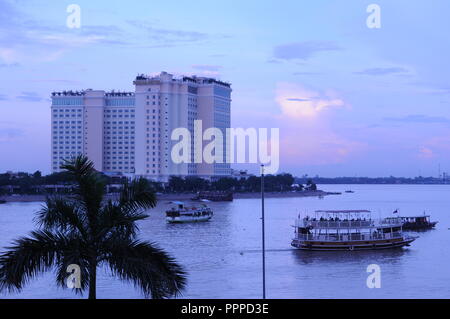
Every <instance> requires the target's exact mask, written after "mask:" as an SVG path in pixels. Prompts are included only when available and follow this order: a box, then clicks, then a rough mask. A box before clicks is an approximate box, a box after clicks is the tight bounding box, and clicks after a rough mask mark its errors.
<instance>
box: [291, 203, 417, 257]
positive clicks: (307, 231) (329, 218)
mask: <svg viewBox="0 0 450 319" xmlns="http://www.w3.org/2000/svg"><path fill="white" fill-rule="evenodd" d="M294 227H295V237H294V239H293V240H292V243H291V245H292V246H293V247H295V248H298V249H302V250H351V251H353V250H373V249H388V248H398V247H403V246H409V244H410V243H411V242H413V241H414V240H415V239H416V238H417V237H414V236H408V235H405V234H403V232H402V221H401V220H400V219H398V218H397V219H395V218H391V219H382V220H381V221H379V222H378V221H376V220H374V219H372V217H371V212H370V211H369V210H317V211H316V212H315V214H314V216H313V217H311V216H308V215H307V216H305V217H303V218H301V216H299V218H298V219H297V220H296V223H295V226H294Z"/></svg>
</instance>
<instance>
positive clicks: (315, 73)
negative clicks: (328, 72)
mask: <svg viewBox="0 0 450 319" xmlns="http://www.w3.org/2000/svg"><path fill="white" fill-rule="evenodd" d="M318 74H322V73H319V72H294V73H292V75H318Z"/></svg>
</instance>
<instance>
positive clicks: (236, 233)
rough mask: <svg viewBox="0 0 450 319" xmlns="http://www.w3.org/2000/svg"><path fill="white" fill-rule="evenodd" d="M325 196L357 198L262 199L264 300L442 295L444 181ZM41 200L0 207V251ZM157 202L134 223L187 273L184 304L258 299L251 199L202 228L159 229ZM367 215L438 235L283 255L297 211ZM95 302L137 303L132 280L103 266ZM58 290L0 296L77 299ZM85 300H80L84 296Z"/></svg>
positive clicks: (447, 244)
mask: <svg viewBox="0 0 450 319" xmlns="http://www.w3.org/2000/svg"><path fill="white" fill-rule="evenodd" d="M320 188H321V189H323V190H327V191H342V192H343V191H344V190H346V189H352V190H354V191H355V193H343V194H342V195H332V196H326V197H325V198H323V199H319V198H314V197H308V198H268V199H266V248H267V254H266V264H267V268H266V270H267V275H266V277H267V297H268V298H450V270H449V265H450V230H449V228H450V196H449V195H450V185H349V186H347V185H320ZM40 205H41V203H8V204H3V205H0V247H5V246H7V245H8V244H9V243H10V242H11V240H13V239H14V238H17V237H18V236H23V235H26V234H27V233H28V232H29V231H31V230H32V229H34V228H35V226H34V223H33V217H34V214H35V212H36V210H38V209H39V207H40ZM169 206H170V205H169V204H168V203H167V202H164V201H163V202H160V203H159V204H158V206H157V208H155V209H153V210H151V211H149V213H150V218H148V219H147V220H145V221H143V222H141V224H140V230H141V232H140V237H141V238H142V239H145V240H149V241H152V242H155V243H157V244H158V245H159V246H160V247H161V248H164V249H165V250H166V251H168V252H169V253H170V254H172V255H173V256H174V257H175V258H176V259H177V261H178V262H179V263H181V264H182V265H183V266H184V267H185V269H186V270H187V272H188V287H187V289H186V290H185V291H184V293H183V295H182V296H181V297H182V298H260V297H261V294H262V292H261V290H262V280H261V278H262V277H261V220H260V214H261V209H260V208H261V205H260V200H259V199H236V200H234V201H233V202H230V203H209V206H211V207H212V208H213V210H214V217H213V219H212V220H211V221H210V222H207V223H198V224H184V225H174V224H166V222H165V218H164V211H165V209H167V208H168V207H169ZM317 209H369V210H371V211H372V212H373V213H372V215H373V217H379V216H382V217H385V216H391V215H392V214H391V212H392V211H394V210H395V209H399V211H400V214H401V215H405V216H406V215H417V214H423V212H424V211H426V212H427V213H429V214H431V217H432V220H437V221H439V223H438V225H437V227H436V229H434V230H430V231H426V232H420V233H412V234H414V235H418V236H420V237H419V238H418V239H417V240H416V241H415V242H413V243H412V245H411V246H410V247H407V248H403V249H397V250H384V251H383V250H381V251H371V252H367V251H366V252H350V251H345V252H304V251H297V250H294V249H291V247H290V240H291V238H292V237H293V231H294V229H293V228H292V227H291V225H293V223H294V219H295V217H296V216H297V215H298V213H299V212H300V211H302V212H305V211H308V212H313V211H314V210H317ZM370 264H377V265H379V266H380V269H381V288H373V289H369V288H368V287H367V284H366V280H367V277H368V275H369V273H367V266H368V265H370ZM98 277H99V278H98V289H97V290H98V291H97V295H98V298H142V295H141V293H140V292H139V291H138V290H136V289H135V288H134V287H133V286H132V285H131V284H129V283H123V282H121V281H119V280H118V279H116V278H114V277H111V276H110V274H109V273H108V272H107V271H106V270H105V269H101V270H100V271H99V276H98ZM81 297H82V296H76V295H75V294H73V293H72V292H71V291H70V290H68V289H61V288H57V287H56V284H55V282H54V275H53V274H52V273H47V274H44V275H42V276H40V277H38V278H37V279H36V280H33V281H31V282H30V283H29V284H28V285H27V286H26V287H25V289H24V290H23V291H22V292H21V293H13V294H7V293H2V294H0V298H81ZM84 297H86V296H84Z"/></svg>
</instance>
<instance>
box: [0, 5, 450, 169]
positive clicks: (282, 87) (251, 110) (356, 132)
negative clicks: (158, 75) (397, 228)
mask: <svg viewBox="0 0 450 319" xmlns="http://www.w3.org/2000/svg"><path fill="white" fill-rule="evenodd" d="M72 3H76V4H79V5H80V7H81V28H80V29H69V28H68V27H67V26H66V18H67V15H68V14H67V13H66V8H67V6H68V5H69V4H72ZM343 3H344V2H343V1H337V0H336V1H332V0H326V1H325V0H318V1H283V2H280V1H245V2H244V1H220V2H218V1H132V2H123V1H77V0H71V1H42V0H40V1H37V0H36V1H34V0H31V1H19V0H16V1H13V0H2V1H1V2H0V79H1V82H0V83H1V85H0V150H1V153H0V154H1V156H0V172H2V171H6V170H13V171H17V170H22V171H35V170H38V169H39V170H42V171H43V172H45V173H48V172H49V169H50V160H49V159H50V100H49V95H50V93H51V92H52V91H54V90H66V89H67V90H80V89H86V88H94V89H105V90H110V89H116V90H132V89H133V87H132V80H133V78H134V77H135V76H136V74H137V73H154V72H160V71H163V70H164V71H167V72H171V73H175V74H182V73H188V74H199V75H208V76H214V77H217V78H219V79H222V80H225V81H229V82H231V83H232V87H233V95H232V99H233V102H232V126H233V127H244V128H246V127H256V128H258V127H267V128H270V127H279V128H280V139H281V154H280V156H281V158H280V162H281V171H289V172H292V173H294V174H296V175H302V174H305V173H307V174H309V175H316V174H319V175H321V176H342V175H346V176H389V175H394V176H416V175H419V174H422V175H434V176H436V175H437V174H438V165H439V164H440V165H441V169H442V171H449V172H450V112H449V108H448V106H449V95H450V85H449V84H448V74H449V71H450V70H449V69H450V63H448V61H447V60H448V56H450V41H448V38H449V36H448V30H450V20H449V19H448V17H447V16H446V15H447V12H449V10H450V2H448V1H444V0H443V1H433V2H430V1H423V0H418V1H413V2H412V1H406V0H397V1H345V5H343ZM371 3H377V4H379V5H380V7H381V28H380V29H369V28H368V27H367V25H366V19H367V17H368V15H369V14H368V13H367V12H366V8H367V6H368V5H369V4H371Z"/></svg>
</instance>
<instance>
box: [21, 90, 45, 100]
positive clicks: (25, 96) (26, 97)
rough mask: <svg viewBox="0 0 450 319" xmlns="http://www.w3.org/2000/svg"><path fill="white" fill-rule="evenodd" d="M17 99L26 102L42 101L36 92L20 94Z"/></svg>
mask: <svg viewBox="0 0 450 319" xmlns="http://www.w3.org/2000/svg"><path fill="white" fill-rule="evenodd" d="M17 98H18V99H21V100H24V101H27V102H40V101H42V100H43V98H42V97H40V96H39V94H37V93H36V92H22V94H21V95H19V96H17Z"/></svg>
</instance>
